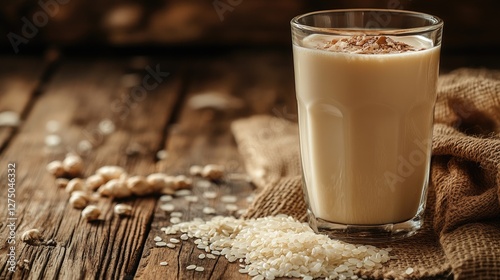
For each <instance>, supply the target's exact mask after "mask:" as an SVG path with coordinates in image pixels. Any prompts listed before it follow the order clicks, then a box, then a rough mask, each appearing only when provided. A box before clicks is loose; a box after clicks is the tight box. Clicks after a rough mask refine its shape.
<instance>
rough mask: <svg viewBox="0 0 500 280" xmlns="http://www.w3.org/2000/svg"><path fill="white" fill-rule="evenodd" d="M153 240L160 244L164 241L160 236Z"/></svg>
mask: <svg viewBox="0 0 500 280" xmlns="http://www.w3.org/2000/svg"><path fill="white" fill-rule="evenodd" d="M153 240H154V241H156V242H160V241H162V240H163V239H162V238H161V237H159V236H155V238H154V239H153Z"/></svg>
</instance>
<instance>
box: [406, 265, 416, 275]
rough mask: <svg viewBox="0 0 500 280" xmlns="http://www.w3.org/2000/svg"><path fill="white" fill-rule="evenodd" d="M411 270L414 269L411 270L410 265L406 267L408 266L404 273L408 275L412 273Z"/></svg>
mask: <svg viewBox="0 0 500 280" xmlns="http://www.w3.org/2000/svg"><path fill="white" fill-rule="evenodd" d="M413 271H414V270H413V268H412V267H408V268H407V269H406V271H405V273H406V274H408V275H410V274H412V273H413Z"/></svg>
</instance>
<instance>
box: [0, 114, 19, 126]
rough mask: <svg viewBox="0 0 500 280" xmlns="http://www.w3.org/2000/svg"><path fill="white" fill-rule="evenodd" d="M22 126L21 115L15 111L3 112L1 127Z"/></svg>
mask: <svg viewBox="0 0 500 280" xmlns="http://www.w3.org/2000/svg"><path fill="white" fill-rule="evenodd" d="M19 124H21V118H20V117H19V114H18V113H16V112H13V111H3V112H0V127H1V126H11V127H16V126H19Z"/></svg>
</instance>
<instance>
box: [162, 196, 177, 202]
mask: <svg viewBox="0 0 500 280" xmlns="http://www.w3.org/2000/svg"><path fill="white" fill-rule="evenodd" d="M173 199H174V198H173V197H172V196H171V195H162V196H160V201H161V202H169V201H172V200H173Z"/></svg>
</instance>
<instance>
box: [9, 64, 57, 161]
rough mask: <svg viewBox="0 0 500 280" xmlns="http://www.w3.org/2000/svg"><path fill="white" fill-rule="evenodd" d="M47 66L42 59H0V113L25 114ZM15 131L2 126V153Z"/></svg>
mask: <svg viewBox="0 0 500 280" xmlns="http://www.w3.org/2000/svg"><path fill="white" fill-rule="evenodd" d="M46 65H47V64H46V63H45V62H44V60H43V59H40V58H34V57H21V56H1V57H0V113H1V112H4V111H12V112H15V113H17V114H18V115H19V116H21V115H22V114H23V112H24V110H25V109H26V106H27V105H28V102H29V101H30V100H31V98H32V97H33V94H34V92H35V89H36V87H37V86H38V85H39V83H40V78H41V77H42V74H43V71H45V69H46ZM13 131H14V129H13V128H12V127H1V126H0V151H1V150H3V148H4V145H5V144H6V143H5V142H6V141H7V139H9V137H11V135H12V132H13Z"/></svg>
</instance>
